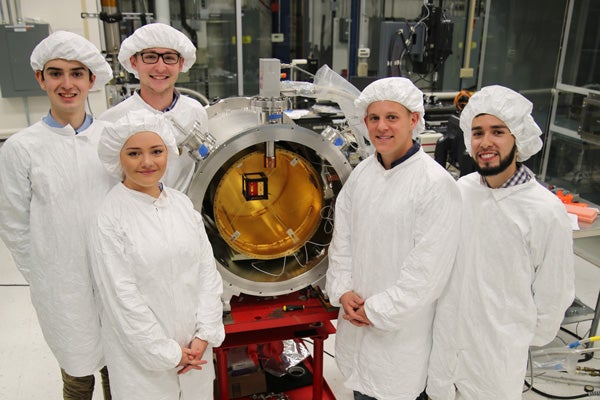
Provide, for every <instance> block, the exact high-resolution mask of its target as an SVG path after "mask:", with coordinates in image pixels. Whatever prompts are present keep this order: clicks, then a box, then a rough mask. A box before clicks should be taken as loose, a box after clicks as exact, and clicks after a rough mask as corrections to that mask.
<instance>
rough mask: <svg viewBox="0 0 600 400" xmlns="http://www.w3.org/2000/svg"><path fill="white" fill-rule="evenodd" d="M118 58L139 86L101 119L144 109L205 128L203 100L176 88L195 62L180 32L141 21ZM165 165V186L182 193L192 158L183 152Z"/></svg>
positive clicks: (181, 136)
mask: <svg viewBox="0 0 600 400" xmlns="http://www.w3.org/2000/svg"><path fill="white" fill-rule="evenodd" d="M118 59H119V62H120V63H121V65H122V66H123V67H124V68H125V69H126V70H127V71H128V72H130V73H132V74H134V75H135V77H136V78H138V79H139V80H140V88H139V90H137V91H136V92H135V93H134V94H133V95H132V96H131V97H129V98H127V99H125V100H124V101H122V102H120V103H119V104H116V105H115V106H113V107H111V108H109V109H108V110H106V111H105V112H104V113H102V114H101V115H100V117H99V118H100V119H103V120H107V121H112V122H115V121H117V120H118V119H120V118H121V117H123V116H124V115H126V114H127V113H128V112H130V111H133V110H142V109H143V110H149V111H152V112H154V113H157V114H164V115H166V116H168V117H169V118H171V119H173V120H174V121H176V123H177V124H178V125H179V126H181V127H182V128H183V129H184V130H185V131H186V132H189V131H191V129H192V127H193V125H194V122H197V123H198V124H199V125H200V126H202V127H203V128H206V127H207V126H208V115H207V114H206V110H205V109H204V107H203V106H202V104H200V102H198V101H197V100H195V99H192V98H190V97H187V96H185V95H182V94H180V93H179V92H178V91H177V89H175V83H176V82H177V78H178V77H179V73H180V72H181V73H184V72H187V71H188V70H189V69H190V67H191V66H192V65H194V62H195V61H196V47H194V45H193V44H192V42H191V41H190V39H188V38H187V36H185V35H184V34H183V33H181V32H180V31H178V30H177V29H175V28H173V27H171V26H169V25H166V24H162V23H153V24H148V25H144V26H142V27H140V28H138V29H136V30H135V32H133V34H132V35H131V36H129V37H128V38H126V39H125V40H124V41H123V43H121V48H120V50H119V55H118ZM174 133H175V139H176V140H177V143H178V144H179V143H181V142H182V141H183V140H184V139H185V134H184V133H182V132H180V131H179V130H175V132H174ZM169 164H170V165H169V168H167V172H166V173H165V176H164V179H163V180H164V184H165V185H166V186H168V187H171V188H173V189H177V190H179V191H182V192H185V191H186V190H187V188H188V186H189V184H190V182H191V180H192V176H193V174H194V167H195V163H194V160H193V159H192V157H190V156H189V155H187V154H185V155H183V156H182V157H178V158H177V159H172V160H169Z"/></svg>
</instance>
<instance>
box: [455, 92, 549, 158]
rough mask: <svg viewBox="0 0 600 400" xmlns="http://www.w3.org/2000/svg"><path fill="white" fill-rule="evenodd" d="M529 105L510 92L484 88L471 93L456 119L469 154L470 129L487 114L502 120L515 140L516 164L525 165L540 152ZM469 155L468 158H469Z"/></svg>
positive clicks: (539, 131)
mask: <svg viewBox="0 0 600 400" xmlns="http://www.w3.org/2000/svg"><path fill="white" fill-rule="evenodd" d="M532 109H533V104H532V103H531V102H530V101H529V100H527V99H526V98H525V97H523V96H522V95H520V94H519V93H517V92H515V91H514V90H511V89H508V88H505V87H503V86H498V85H494V86H487V87H484V88H482V89H481V90H480V91H479V92H477V93H475V94H474V95H473V96H471V98H470V99H469V102H468V103H467V105H466V106H465V108H464V109H463V111H462V113H461V115H460V128H461V129H462V131H463V133H464V139H465V146H466V148H467V151H468V152H469V154H471V125H472V124H473V118H475V117H476V116H478V115H479V114H489V115H493V116H495V117H496V118H498V119H500V120H502V122H504V123H505V124H506V126H507V127H508V129H509V130H510V132H511V133H512V134H513V136H514V137H515V142H516V144H517V161H525V160H527V159H528V158H529V157H531V156H532V155H534V154H535V153H537V152H538V151H540V149H541V148H542V139H540V135H541V134H542V130H541V129H540V128H539V126H537V124H536V123H535V121H534V120H533V117H532V116H531V110H532ZM471 155H472V154H471Z"/></svg>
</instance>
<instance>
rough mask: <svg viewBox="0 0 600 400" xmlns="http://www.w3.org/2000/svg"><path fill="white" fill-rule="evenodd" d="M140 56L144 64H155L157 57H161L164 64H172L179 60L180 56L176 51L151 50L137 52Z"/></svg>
mask: <svg viewBox="0 0 600 400" xmlns="http://www.w3.org/2000/svg"><path fill="white" fill-rule="evenodd" d="M138 54H139V55H140V56H142V61H143V62H144V64H156V63H157V62H158V59H159V58H162V60H163V62H164V63H165V64H169V65H173V64H177V63H178V62H179V59H180V58H181V56H180V55H179V54H177V53H162V54H160V53H155V52H152V51H149V52H145V53H138Z"/></svg>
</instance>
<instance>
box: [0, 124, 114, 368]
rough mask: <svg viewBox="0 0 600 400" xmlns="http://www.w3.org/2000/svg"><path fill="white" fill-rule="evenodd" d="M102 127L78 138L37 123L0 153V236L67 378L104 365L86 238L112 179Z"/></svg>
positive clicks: (96, 126) (66, 129)
mask: <svg viewBox="0 0 600 400" xmlns="http://www.w3.org/2000/svg"><path fill="white" fill-rule="evenodd" d="M104 124H105V122H103V121H94V122H93V123H92V124H91V125H90V126H89V127H88V128H87V129H85V130H83V131H82V132H80V133H78V134H76V132H75V130H74V129H73V128H72V127H71V126H70V125H67V126H65V127H63V128H56V127H51V126H49V125H47V124H46V123H45V122H43V121H40V122H37V123H35V124H34V125H32V126H30V127H29V128H26V129H24V130H22V131H20V132H18V133H16V134H14V135H12V136H11V137H10V138H9V139H8V140H7V141H6V142H5V143H4V144H3V145H2V148H1V149H0V237H2V240H4V243H5V244H6V246H7V247H8V249H9V250H10V252H11V254H12V256H13V258H14V260H15V264H16V266H17V268H18V269H19V270H20V271H21V273H22V274H23V276H24V277H25V279H26V280H27V282H28V283H29V285H30V290H31V301H32V304H33V306H34V308H35V310H36V313H37V317H38V320H39V323H40V327H41V329H42V332H43V334H44V338H45V340H46V342H47V343H48V346H49V347H50V349H51V350H52V352H53V353H54V355H55V357H56V359H57V360H58V363H59V365H60V366H61V368H63V369H64V370H65V371H66V372H67V373H68V374H69V375H72V376H86V375H91V374H93V373H94V372H96V371H97V370H98V369H99V368H101V367H102V366H103V365H104V364H103V361H102V346H101V341H100V324H99V318H98V312H97V309H96V304H95V301H94V294H93V290H92V275H91V271H90V268H89V263H88V259H87V256H86V240H85V235H84V234H85V232H86V229H87V228H88V227H89V222H90V219H91V215H92V214H93V212H94V211H95V210H96V208H97V207H98V205H99V203H100V202H101V201H102V199H103V198H104V196H105V195H106V193H107V192H108V191H109V190H110V188H111V187H112V186H114V184H115V183H116V182H117V180H116V179H114V178H111V177H110V176H109V175H108V173H107V172H106V170H105V169H104V167H103V166H102V164H101V163H100V160H99V159H98V155H97V150H96V147H97V143H98V138H99V136H100V131H101V129H102V126H103V125H104Z"/></svg>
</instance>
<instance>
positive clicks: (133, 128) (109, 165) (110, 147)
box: [98, 110, 179, 179]
mask: <svg viewBox="0 0 600 400" xmlns="http://www.w3.org/2000/svg"><path fill="white" fill-rule="evenodd" d="M173 130H174V128H173V125H172V124H171V121H169V120H168V119H167V118H166V117H165V116H164V115H162V114H156V113H153V112H151V111H149V110H136V111H131V112H129V113H127V114H126V115H125V116H124V117H123V118H121V119H119V120H118V121H117V122H115V123H114V124H109V125H107V126H105V127H104V130H103V131H102V136H101V137H100V141H99V143H98V156H99V157H100V161H102V164H104V167H105V168H106V169H107V170H108V172H109V173H110V174H111V175H113V176H116V177H117V178H119V179H123V176H124V175H123V168H121V158H120V155H121V149H122V148H123V146H124V145H125V142H127V139H129V138H130V137H131V136H133V135H135V134H136V133H139V132H154V133H156V134H158V135H159V136H160V137H161V139H162V140H163V142H164V143H165V146H166V147H167V151H168V158H169V159H170V160H172V159H173V157H178V156H179V150H178V148H177V142H176V141H175V133H174V131H173Z"/></svg>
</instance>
